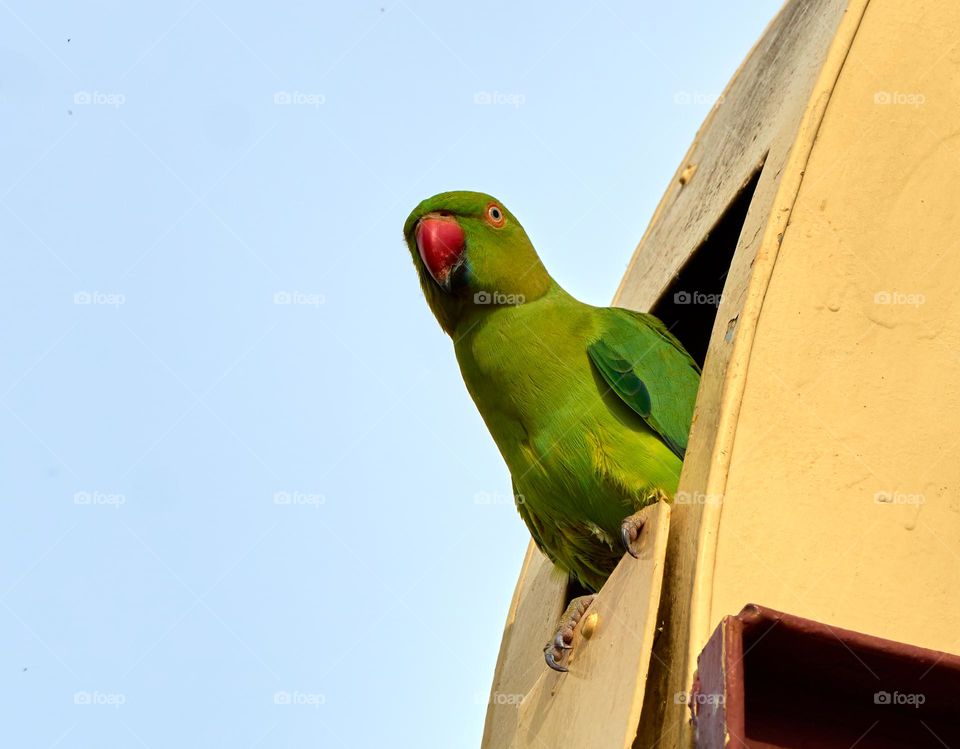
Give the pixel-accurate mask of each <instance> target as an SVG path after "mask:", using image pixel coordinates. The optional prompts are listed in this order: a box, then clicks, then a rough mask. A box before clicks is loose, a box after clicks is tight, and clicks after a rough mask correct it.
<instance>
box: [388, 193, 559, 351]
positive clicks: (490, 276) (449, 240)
mask: <svg viewBox="0 0 960 749" xmlns="http://www.w3.org/2000/svg"><path fill="white" fill-rule="evenodd" d="M403 236H404V239H406V242H407V246H408V247H409V248H410V254H411V255H412V256H413V263H414V265H415V266H416V267H417V272H418V273H419V274H420V285H421V286H422V287H423V293H424V296H426V298H427V303H428V304H429V305H430V309H431V310H433V314H434V315H435V316H436V318H437V320H438V321H439V323H440V325H441V327H442V328H443V329H444V330H445V331H446V332H447V333H449V334H451V335H452V334H453V332H454V331H455V330H456V327H457V325H458V324H459V323H460V322H461V320H463V319H464V318H465V317H467V316H473V315H475V314H478V313H479V314H484V313H485V312H488V311H491V310H495V309H497V308H500V307H503V306H506V305H516V304H523V303H525V302H532V301H534V300H536V299H539V298H540V297H541V296H543V295H544V294H546V293H547V291H548V290H549V289H550V287H551V285H552V284H553V281H552V279H551V278H550V276H549V274H548V273H547V270H546V268H544V267H543V263H541V262H540V258H539V257H538V256H537V253H536V250H534V249H533V244H532V243H531V242H530V239H529V238H528V237H527V233H526V232H525V231H524V230H523V227H522V226H520V222H519V221H517V219H516V218H515V217H514V216H513V214H512V213H510V211H508V210H507V209H506V208H504V206H503V204H502V203H501V202H500V201H499V200H497V199H496V198H493V197H491V196H490V195H486V194H484V193H482V192H442V193H440V194H439V195H434V196H433V197H432V198H427V199H426V200H424V201H423V202H422V203H420V205H418V206H417V207H416V208H414V209H413V212H412V213H411V214H410V216H409V217H408V218H407V222H406V224H404V227H403Z"/></svg>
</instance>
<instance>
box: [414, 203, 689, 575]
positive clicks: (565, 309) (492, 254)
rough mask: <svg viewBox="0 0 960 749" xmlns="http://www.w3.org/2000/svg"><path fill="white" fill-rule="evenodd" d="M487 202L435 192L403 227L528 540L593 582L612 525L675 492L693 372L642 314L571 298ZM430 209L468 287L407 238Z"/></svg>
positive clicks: (613, 548)
mask: <svg viewBox="0 0 960 749" xmlns="http://www.w3.org/2000/svg"><path fill="white" fill-rule="evenodd" d="M491 202H497V201H495V199H494V198H492V197H490V196H489V195H484V194H482V193H467V192H459V193H442V194H441V195H437V196H434V197H433V198H430V199H428V200H426V201H424V202H423V203H421V204H420V205H419V206H417V208H416V209H414V211H413V213H411V215H410V218H409V219H408V220H407V223H406V225H405V227H404V235H405V238H406V240H407V244H408V246H409V248H410V251H411V253H412V255H413V259H414V264H415V265H416V267H417V270H418V272H419V274H420V279H421V285H422V286H423V289H424V293H425V295H426V297H427V301H428V303H429V304H430V307H431V309H432V310H433V311H434V314H435V316H436V317H437V319H438V321H439V322H440V324H441V326H442V327H443V328H444V330H445V331H446V332H447V333H448V334H449V335H450V336H451V338H452V339H453V341H454V348H455V351H456V356H457V360H458V362H459V364H460V370H461V372H462V374H463V379H464V382H465V383H466V385H467V389H468V391H469V392H470V395H471V396H472V397H473V400H474V402H475V403H476V405H477V408H478V409H479V411H480V413H481V415H482V416H483V419H484V421H485V423H486V425H487V427H488V429H489V430H490V433H491V435H492V436H493V438H494V441H495V442H496V444H497V446H498V448H499V449H500V452H501V454H502V455H503V458H504V460H505V461H506V463H507V466H508V468H509V469H510V473H511V475H512V478H513V484H514V492H515V495H516V497H517V509H518V511H519V513H520V515H521V517H522V518H523V520H524V522H525V523H526V525H527V527H528V528H529V530H530V533H531V535H532V536H533V539H534V541H535V542H536V544H537V546H538V547H539V548H540V549H541V550H542V551H543V552H544V554H546V555H547V556H548V557H549V558H550V559H551V560H552V561H553V562H554V563H555V564H556V565H557V566H558V567H560V568H561V569H563V570H564V571H566V572H569V573H570V574H572V575H574V576H575V577H576V578H577V579H578V580H579V581H580V582H581V583H582V584H583V585H584V586H586V587H587V588H589V589H591V590H597V589H599V587H600V586H601V585H602V584H603V581H604V580H605V579H606V577H607V576H608V575H609V574H610V572H611V571H612V570H613V568H614V567H615V566H616V564H617V562H618V561H619V559H620V557H621V556H622V554H623V549H622V548H621V546H620V542H619V534H620V523H621V521H622V520H623V519H624V518H625V517H626V516H627V515H630V514H632V513H633V512H635V511H637V510H639V509H641V508H642V507H643V506H645V505H646V504H649V503H650V502H651V501H653V499H654V498H655V497H656V496H657V495H658V493H659V492H663V493H666V494H667V495H669V496H672V495H673V493H674V492H675V491H676V487H677V482H678V480H679V476H680V469H681V467H682V457H683V454H684V451H685V449H686V445H687V434H688V432H689V429H690V421H691V419H692V416H693V405H694V402H695V400H696V394H697V388H698V386H699V369H698V367H697V365H696V363H695V362H694V361H693V360H692V359H691V358H690V356H689V355H688V354H687V353H686V351H684V350H683V347H682V346H681V345H680V343H679V342H678V341H677V340H676V338H674V337H673V336H672V335H671V334H670V333H669V332H668V331H667V329H666V328H665V327H664V325H663V324H662V323H661V322H660V321H659V320H657V319H656V318H654V317H652V316H651V315H646V314H643V313H639V312H633V311H630V310H625V309H619V308H611V307H593V306H591V305H587V304H583V303H582V302H579V301H577V300H576V299H574V298H573V297H572V296H570V295H569V294H567V293H566V292H565V291H564V290H563V289H562V288H561V287H560V286H559V285H558V284H557V283H556V282H555V281H554V280H553V279H552V278H551V277H550V276H549V274H548V273H547V271H546V269H545V268H544V267H543V265H542V263H541V262H540V259H539V257H538V256H537V254H536V252H535V250H534V249H533V245H532V244H531V243H530V240H529V239H528V238H527V235H526V233H525V232H524V230H523V228H522V227H521V226H520V224H519V222H517V220H516V218H515V217H514V216H513V215H512V214H510V213H509V211H506V209H503V210H504V214H505V215H506V219H507V220H506V224H505V225H504V226H503V228H499V229H498V228H495V227H493V226H491V225H490V224H489V223H487V222H486V221H485V220H484V212H485V211H486V209H487V206H488V205H489V204H490V203H491ZM497 205H498V206H500V207H501V208H502V204H501V203H499V202H497ZM440 212H442V213H449V214H452V215H453V216H454V217H455V218H456V220H457V221H458V223H460V225H461V227H462V228H463V230H464V233H465V235H466V250H465V252H466V272H465V276H464V282H463V284H462V285H461V286H460V287H458V288H457V289H456V290H455V291H453V292H447V291H444V290H443V289H441V288H440V287H439V286H438V285H437V284H436V283H435V282H434V281H433V279H432V278H431V277H430V275H429V273H428V272H427V271H426V268H425V266H424V264H423V262H422V261H421V259H420V257H419V254H418V250H417V246H416V241H415V237H414V231H415V227H416V223H417V221H418V220H419V219H420V218H421V217H423V216H425V215H426V214H429V213H440ZM478 294H484V295H485V296H482V297H478V296H477V295H478ZM478 298H482V299H483V300H484V303H482V304H481V303H477V301H476V300H477V299H478ZM491 299H493V300H497V299H508V300H510V301H511V303H508V304H499V303H492V304H491V303H487V302H488V301H489V300H491ZM517 301H520V302H522V303H513V302H517Z"/></svg>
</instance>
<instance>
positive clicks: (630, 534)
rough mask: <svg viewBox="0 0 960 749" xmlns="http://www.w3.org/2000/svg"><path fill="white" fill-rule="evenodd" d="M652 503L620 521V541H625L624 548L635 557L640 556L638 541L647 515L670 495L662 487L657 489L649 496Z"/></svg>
mask: <svg viewBox="0 0 960 749" xmlns="http://www.w3.org/2000/svg"><path fill="white" fill-rule="evenodd" d="M649 499H650V500H652V501H651V502H650V504H648V505H647V506H646V507H644V508H643V509H642V510H639V511H638V512H635V513H633V515H630V516H629V517H627V518H625V519H624V521H623V522H622V523H620V541H621V542H622V543H623V550H624V551H626V552H627V553H628V554H629V555H630V556H632V557H633V558H634V559H639V558H640V553H639V550H638V547H637V542H638V541H639V540H640V532H641V531H642V530H643V524H644V523H645V522H646V520H647V515H649V514H650V512H652V510H651V508H652V507H653V506H654V505H655V504H656V503H657V502H661V501H664V502H665V501H667V500H669V497H667V495H666V494H665V493H664V492H663V490H661V489H656V490H655V491H654V492H653V493H652V494H651V495H650V497H649Z"/></svg>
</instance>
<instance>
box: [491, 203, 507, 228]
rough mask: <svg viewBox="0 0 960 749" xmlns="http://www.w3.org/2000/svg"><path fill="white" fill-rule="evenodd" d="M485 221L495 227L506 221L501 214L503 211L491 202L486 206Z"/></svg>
mask: <svg viewBox="0 0 960 749" xmlns="http://www.w3.org/2000/svg"><path fill="white" fill-rule="evenodd" d="M487 221H489V222H490V223H491V224H492V225H493V226H494V227H496V228H497V229H499V228H500V227H501V226H503V225H504V224H505V223H506V222H507V219H506V218H505V217H504V215H503V211H502V210H501V209H500V206H498V205H497V204H496V203H491V204H490V205H488V206H487Z"/></svg>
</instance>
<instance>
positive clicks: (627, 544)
mask: <svg viewBox="0 0 960 749" xmlns="http://www.w3.org/2000/svg"><path fill="white" fill-rule="evenodd" d="M641 527H642V525H641ZM639 534H640V528H637V529H636V530H633V524H632V523H631V522H630V518H627V519H626V520H624V521H623V523H622V524H621V525H620V541H621V542H622V543H623V548H624V550H625V551H626V552H627V554H629V555H630V556H632V557H633V558H634V559H639V558H640V557H639V556H638V555H637V552H635V551H634V550H633V542H634V540H635V539H636V538H637V536H638V535H639Z"/></svg>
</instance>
